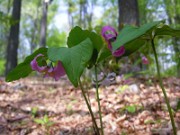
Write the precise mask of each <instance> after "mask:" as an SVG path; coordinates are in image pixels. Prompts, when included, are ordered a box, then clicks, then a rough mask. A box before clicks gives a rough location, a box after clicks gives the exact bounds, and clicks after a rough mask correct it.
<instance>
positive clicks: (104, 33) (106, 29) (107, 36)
mask: <svg viewBox="0 0 180 135" xmlns="http://www.w3.org/2000/svg"><path fill="white" fill-rule="evenodd" d="M107 32H111V33H109V34H108V33H107ZM101 34H102V36H103V37H104V38H105V40H106V41H107V40H108V41H109V40H110V39H112V38H116V37H117V32H116V30H115V29H114V28H113V27H111V26H104V27H103V28H102V31H101Z"/></svg>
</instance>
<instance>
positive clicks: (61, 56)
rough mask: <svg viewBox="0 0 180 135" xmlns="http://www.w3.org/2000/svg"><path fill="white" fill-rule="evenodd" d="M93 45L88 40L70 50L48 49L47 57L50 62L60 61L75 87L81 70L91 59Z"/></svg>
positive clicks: (63, 48)
mask: <svg viewBox="0 0 180 135" xmlns="http://www.w3.org/2000/svg"><path fill="white" fill-rule="evenodd" d="M92 53H93V45H92V42H91V40H90V39H89V38H87V39H86V40H84V41H82V42H81V43H79V44H78V45H76V46H73V47H71V48H65V47H61V48H49V49H48V57H49V59H50V60H52V61H58V60H60V61H61V62H62V64H63V66H64V68H65V71H66V74H67V75H68V77H69V80H70V81H71V82H72V84H73V85H74V86H75V87H77V86H78V82H79V79H80V76H81V74H82V73H83V70H84V69H85V68H86V66H87V63H88V62H89V60H90V59H91V56H92Z"/></svg>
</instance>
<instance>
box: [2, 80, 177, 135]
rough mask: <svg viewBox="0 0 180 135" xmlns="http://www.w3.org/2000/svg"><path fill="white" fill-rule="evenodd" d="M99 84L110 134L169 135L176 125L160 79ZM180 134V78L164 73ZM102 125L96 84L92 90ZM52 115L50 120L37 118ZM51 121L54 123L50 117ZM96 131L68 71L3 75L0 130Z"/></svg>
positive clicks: (29, 133) (74, 134)
mask: <svg viewBox="0 0 180 135" xmlns="http://www.w3.org/2000/svg"><path fill="white" fill-rule="evenodd" d="M131 79H132V81H131V82H130V83H129V84H128V85H126V86H125V85H124V84H122V83H120V82H118V83H116V84H113V85H110V86H107V87H104V86H103V87H102V86H101V87H100V88H99V91H100V102H101V106H102V114H103V115H102V116H103V124H104V132H105V135H141V134H143V135H169V134H172V127H171V123H170V118H169V115H168V111H167V107H166V104H165V102H164V99H163V94H162V92H161V89H160V87H159V85H158V81H157V80H156V79H153V78H152V82H153V83H149V81H148V80H147V79H145V78H131ZM163 81H164V85H165V88H166V91H167V95H168V97H169V100H170V104H171V106H172V109H173V112H174V116H175V121H176V126H177V129H178V134H179V133H180V110H177V106H178V102H179V100H180V79H179V78H175V77H172V78H164V80H163ZM88 94H89V97H90V102H91V107H92V110H93V112H94V113H95V117H96V120H97V123H98V125H100V123H99V116H98V105H97V102H96V99H95V95H96V94H95V89H94V88H92V89H90V90H88ZM45 115H47V117H48V120H47V121H46V122H45V124H44V125H43V124H39V123H37V122H35V119H39V120H42V119H43V117H44V116H45ZM49 122H51V124H49V126H48V123H49ZM45 134H49V135H93V134H94V133H93V126H92V121H91V117H90V115H89V113H88V109H87V107H86V104H85V102H84V99H83V97H82V95H81V90H80V89H79V88H74V87H73V86H72V85H71V83H70V82H69V81H68V80H67V78H66V77H64V78H62V79H61V80H59V81H57V82H55V81H53V80H51V79H42V78H38V77H36V78H32V77H29V78H26V79H21V80H19V81H15V82H11V83H6V82H5V81H4V78H0V135H45Z"/></svg>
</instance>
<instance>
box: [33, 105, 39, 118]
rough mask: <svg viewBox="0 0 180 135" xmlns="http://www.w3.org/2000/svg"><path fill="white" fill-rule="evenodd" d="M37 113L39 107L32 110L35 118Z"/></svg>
mask: <svg viewBox="0 0 180 135" xmlns="http://www.w3.org/2000/svg"><path fill="white" fill-rule="evenodd" d="M37 112H38V107H33V108H32V109H31V114H32V116H33V118H35V117H36V115H37Z"/></svg>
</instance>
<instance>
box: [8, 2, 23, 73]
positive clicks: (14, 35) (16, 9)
mask: <svg viewBox="0 0 180 135" xmlns="http://www.w3.org/2000/svg"><path fill="white" fill-rule="evenodd" d="M20 16H21V0H14V1H13V11H12V19H13V21H14V23H13V24H11V28H10V34H9V39H8V46H7V61H6V74H7V73H8V72H9V71H10V70H12V69H13V68H15V67H16V65H17V61H18V60H17V55H18V54H17V50H18V45H19V25H20Z"/></svg>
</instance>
